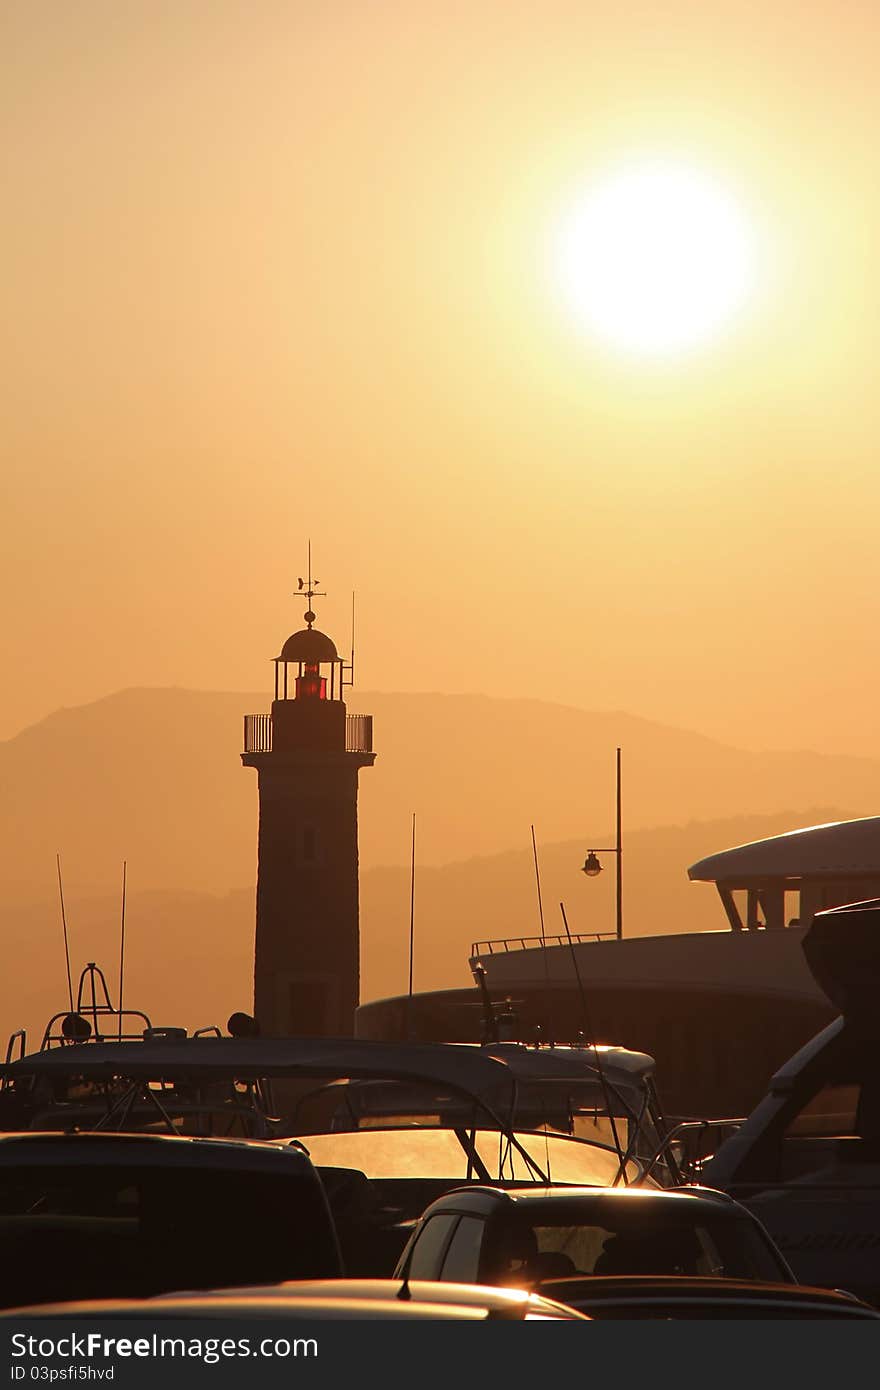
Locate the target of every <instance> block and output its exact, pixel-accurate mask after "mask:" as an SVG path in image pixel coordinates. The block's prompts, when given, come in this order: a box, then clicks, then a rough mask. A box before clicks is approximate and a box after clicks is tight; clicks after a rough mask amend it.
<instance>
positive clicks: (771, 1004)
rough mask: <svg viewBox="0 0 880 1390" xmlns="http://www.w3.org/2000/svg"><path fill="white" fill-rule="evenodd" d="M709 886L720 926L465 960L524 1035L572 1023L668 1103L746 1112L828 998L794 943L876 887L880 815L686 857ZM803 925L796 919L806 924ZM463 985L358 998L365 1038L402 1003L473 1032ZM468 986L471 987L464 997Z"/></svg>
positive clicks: (439, 1032)
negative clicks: (643, 1066)
mask: <svg viewBox="0 0 880 1390" xmlns="http://www.w3.org/2000/svg"><path fill="white" fill-rule="evenodd" d="M688 876H689V878H690V879H691V880H692V881H695V882H711V883H714V884H715V885H716V888H717V890H718V894H719V897H720V901H721V907H722V911H723V914H724V917H723V918H722V920H724V921H725V927H724V928H723V929H720V930H707V931H701V932H686V933H685V932H682V933H678V934H670V935H666V936H650V935H638V936H628V937H623V938H618V937H617V936H616V935H613V934H611V935H608V936H601V935H600V936H583V935H577V936H575V935H572V936H571V937H570V938H568V937H565V936H546V937H545V938H544V939H543V940H542V939H541V938H540V937H533V938H522V937H515V938H510V937H501V936H499V937H497V938H494V939H492V940H485V941H478V942H475V943H474V945H473V946H472V948H471V954H470V967H471V970H472V972H473V973H474V978H475V979H476V980H477V981H478V983H479V982H481V981H482V982H484V984H485V986H486V988H487V989H488V991H489V993H490V995H491V996H492V997H493V998H494V999H495V1000H503V999H505V998H510V999H511V1000H512V1001H513V1003H512V1005H511V1011H512V1012H513V1013H514V1014H515V1015H516V1018H517V1022H518V1027H519V1030H520V1033H519V1035H520V1036H521V1037H522V1038H528V1037H530V1036H533V1035H534V1032H535V1029H536V1028H540V1030H541V1035H542V1036H543V1037H544V1038H545V1039H550V1040H552V1039H555V1040H557V1041H570V1040H572V1039H573V1038H574V1037H575V1036H576V1035H577V1033H578V1032H581V1033H582V1034H584V1035H586V1036H588V1037H594V1038H600V1039H601V1040H602V1041H604V1042H622V1043H625V1045H626V1046H627V1047H632V1048H636V1049H638V1050H639V1051H642V1052H647V1053H649V1054H650V1055H651V1056H653V1057H654V1058H655V1059H656V1061H657V1067H658V1074H659V1076H660V1078H661V1083H662V1089H663V1096H664V1100H665V1102H666V1107H667V1111H668V1112H669V1113H672V1114H675V1115H680V1116H688V1115H689V1116H714V1117H720V1116H724V1115H741V1114H744V1113H746V1111H748V1110H749V1109H750V1108H751V1106H752V1105H753V1104H754V1103H755V1101H756V1100H757V1098H758V1097H759V1096H760V1095H761V1094H763V1092H764V1090H765V1089H766V1083H767V1081H768V1080H769V1078H770V1076H771V1075H772V1073H773V1071H774V1070H775V1068H776V1067H777V1066H778V1065H780V1064H781V1063H782V1062H783V1061H784V1059H785V1058H786V1057H788V1056H790V1055H791V1053H792V1052H793V1051H795V1050H796V1048H797V1047H799V1046H800V1045H801V1044H802V1043H804V1042H805V1041H806V1040H807V1039H808V1038H810V1037H812V1036H813V1034H815V1033H816V1032H818V1030H819V1029H820V1028H822V1027H824V1026H825V1025H826V1024H827V1023H829V1022H830V1021H831V1019H832V1017H833V1016H834V1010H833V1009H832V1007H831V1005H830V1004H829V1001H828V999H827V997H826V996H825V995H824V994H823V992H822V991H821V989H820V988H819V986H818V984H817V983H816V981H815V980H814V979H813V976H812V975H811V974H810V971H809V970H808V968H807V964H806V961H805V959H804V956H803V951H802V941H803V937H804V932H805V930H806V926H807V925H808V924H809V922H810V921H811V920H812V917H813V914H814V913H815V912H817V911H820V910H822V909H825V908H829V907H834V906H837V905H839V904H842V903H848V902H854V901H858V900H861V899H866V898H871V897H880V816H871V817H867V818H864V819H861V820H851V821H840V822H835V823H833V824H830V825H814V826H809V827H807V828H802V829H798V830H792V831H790V832H788V833H787V834H784V835H775V836H773V837H772V838H770V839H766V840H758V841H755V842H753V843H751V844H746V845H738V846H736V847H735V848H733V849H727V850H724V851H722V852H720V853H718V854H713V855H710V856H709V857H708V858H706V859H702V860H700V861H699V863H697V864H693V865H691V867H690V869H689V870H688ZM802 924H803V925H802ZM468 996H469V992H467V991H434V992H431V993H428V994H423V995H417V996H416V997H415V999H414V1000H413V1001H412V1002H411V1003H409V1004H407V1003H406V1001H404V1000H380V1001H376V1003H372V1004H368V1005H364V1006H362V1007H361V1009H360V1010H359V1015H358V1031H359V1033H361V1034H362V1035H363V1036H373V1037H379V1036H385V1037H392V1036H395V1035H396V1034H395V1029H396V1028H399V1027H400V1026H401V1025H400V1023H399V1021H398V1019H399V1017H402V1016H403V1015H402V1013H401V1012H400V1011H401V1010H402V1009H403V1008H404V1006H406V1009H408V1024H407V1026H408V1027H409V1028H411V1029H415V1032H414V1034H413V1035H414V1036H418V1037H425V1038H427V1037H442V1036H445V1037H453V1036H454V1037H459V1036H461V1037H473V1036H475V1031H474V1030H475V1029H476V1028H477V1027H478V1023H477V1019H478V1017H479V1011H478V1010H474V1009H473V1008H472V1006H471V1005H470V999H469V997H468ZM471 997H473V996H472V995H471Z"/></svg>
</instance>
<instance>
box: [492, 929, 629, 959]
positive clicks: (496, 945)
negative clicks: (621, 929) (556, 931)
mask: <svg viewBox="0 0 880 1390" xmlns="http://www.w3.org/2000/svg"><path fill="white" fill-rule="evenodd" d="M615 936H616V933H615V932H613V931H594V932H572V933H571V936H570V937H568V936H563V935H562V934H560V935H558V936H557V935H553V936H550V935H547V936H502V937H496V939H495V940H494V941H473V942H471V958H472V959H473V957H474V956H496V955H503V954H504V952H505V951H531V950H535V949H536V948H539V947H542V946H568V944H569V942H570V941H571V942H573V943H574V944H576V945H577V944H579V943H580V942H582V941H610V940H613V939H614V938H615Z"/></svg>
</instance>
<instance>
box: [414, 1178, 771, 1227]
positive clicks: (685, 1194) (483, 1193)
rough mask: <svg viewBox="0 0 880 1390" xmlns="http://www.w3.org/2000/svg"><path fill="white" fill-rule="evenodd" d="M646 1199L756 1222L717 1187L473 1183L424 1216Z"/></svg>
mask: <svg viewBox="0 0 880 1390" xmlns="http://www.w3.org/2000/svg"><path fill="white" fill-rule="evenodd" d="M636 1201H642V1202H644V1201H647V1202H650V1203H651V1204H652V1205H653V1206H655V1207H657V1206H665V1207H667V1208H668V1209H675V1208H678V1209H680V1210H681V1211H682V1213H684V1212H685V1211H686V1210H687V1209H689V1208H690V1209H691V1210H694V1209H701V1208H702V1209H706V1208H711V1209H712V1213H713V1215H715V1214H722V1215H723V1214H727V1215H729V1216H733V1217H735V1218H736V1219H738V1220H739V1219H746V1220H749V1221H753V1220H754V1217H752V1215H751V1213H750V1212H748V1211H747V1210H746V1208H745V1207H743V1206H742V1205H741V1204H740V1203H739V1202H737V1201H735V1200H734V1199H733V1198H732V1197H730V1196H728V1194H727V1193H726V1192H717V1191H716V1190H715V1189H714V1188H697V1187H688V1188H684V1187H679V1188H674V1189H669V1188H654V1187H622V1186H621V1187H565V1186H556V1187H534V1186H527V1187H510V1188H503V1187H491V1186H489V1185H485V1184H484V1185H480V1184H474V1185H472V1186H470V1187H457V1188H454V1189H453V1190H452V1191H450V1192H446V1193H444V1194H443V1196H442V1197H438V1198H437V1199H436V1201H434V1202H432V1203H431V1205H430V1207H428V1208H426V1211H425V1213H424V1214H425V1215H427V1214H428V1213H432V1212H434V1211H441V1210H456V1211H477V1212H480V1213H481V1214H483V1215H488V1214H490V1213H491V1212H493V1211H496V1210H498V1209H499V1208H500V1207H504V1206H510V1207H513V1208H516V1209H517V1210H519V1211H522V1212H524V1213H529V1214H531V1213H536V1214H537V1213H539V1212H541V1211H553V1210H556V1209H557V1208H561V1207H562V1206H564V1205H569V1206H578V1205H579V1206H583V1207H596V1208H599V1207H601V1206H603V1205H607V1204H609V1203H615V1204H617V1203H619V1202H636Z"/></svg>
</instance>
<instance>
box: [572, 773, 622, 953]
mask: <svg viewBox="0 0 880 1390" xmlns="http://www.w3.org/2000/svg"><path fill="white" fill-rule="evenodd" d="M600 854H616V855H617V939H618V941H621V940H622V939H623V846H622V844H621V833H620V749H619V748H618V750H617V844H616V846H615V847H614V849H599V850H596V849H591V850H590V851H589V853H588V854H587V857H586V859H585V860H584V867H583V869H582V870H581V872H582V873H585V874H586V875H587V878H595V877H596V875H597V874H600V873H601V872H602V865H601V863H600V862H599V859H598V857H597V856H598V855H600Z"/></svg>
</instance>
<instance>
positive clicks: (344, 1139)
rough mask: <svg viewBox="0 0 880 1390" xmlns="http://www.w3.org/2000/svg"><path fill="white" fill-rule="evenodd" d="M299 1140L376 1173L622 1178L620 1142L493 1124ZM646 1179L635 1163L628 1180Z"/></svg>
mask: <svg viewBox="0 0 880 1390" xmlns="http://www.w3.org/2000/svg"><path fill="white" fill-rule="evenodd" d="M300 1141H301V1143H303V1144H304V1145H305V1147H306V1148H307V1149H308V1151H309V1156H310V1157H311V1160H312V1162H313V1163H314V1164H316V1165H317V1166H318V1167H319V1168H325V1167H332V1168H348V1169H357V1170H358V1171H360V1172H361V1173H365V1174H366V1176H367V1177H368V1178H370V1179H392V1178H393V1179H399V1178H409V1177H412V1176H413V1175H414V1174H419V1175H420V1176H421V1177H425V1178H437V1179H442V1180H448V1181H450V1182H466V1181H469V1180H475V1179H479V1180H482V1181H484V1182H485V1181H499V1182H534V1181H535V1180H536V1178H538V1179H540V1180H545V1179H546V1181H548V1182H556V1183H571V1184H573V1185H577V1186H591V1187H607V1186H611V1185H612V1184H613V1183H614V1182H615V1181H617V1179H618V1173H619V1171H620V1161H619V1159H618V1156H617V1153H616V1151H615V1150H614V1149H613V1148H605V1147H603V1146H600V1145H598V1144H596V1143H584V1142H582V1141H580V1140H577V1139H571V1138H569V1137H567V1136H564V1135H557V1134H551V1133H549V1132H541V1133H526V1132H523V1131H520V1130H518V1131H517V1132H516V1133H515V1135H513V1136H506V1135H503V1134H501V1133H499V1132H498V1131H497V1130H488V1129H476V1130H467V1131H461V1130H453V1129H431V1128H423V1127H413V1128H411V1129H364V1130H357V1131H350V1132H348V1133H335V1134H305V1135H301V1136H300ZM514 1141H515V1142H514ZM529 1160H531V1162H530V1161H529ZM640 1177H641V1167H640V1165H639V1164H638V1163H636V1162H634V1161H633V1160H630V1161H628V1162H627V1165H626V1179H627V1182H629V1183H635V1182H638V1181H639V1179H640Z"/></svg>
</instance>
